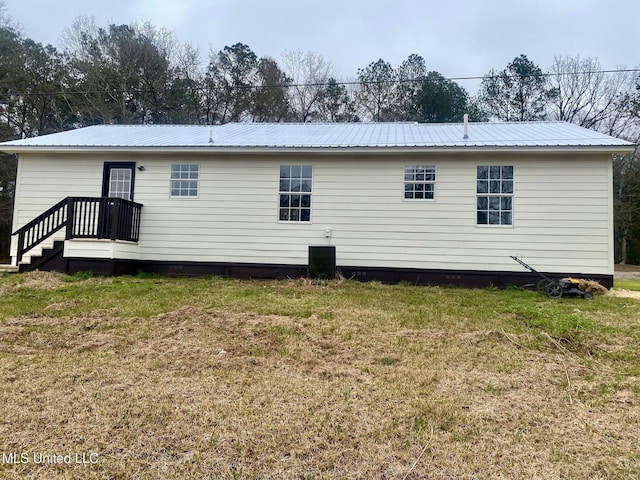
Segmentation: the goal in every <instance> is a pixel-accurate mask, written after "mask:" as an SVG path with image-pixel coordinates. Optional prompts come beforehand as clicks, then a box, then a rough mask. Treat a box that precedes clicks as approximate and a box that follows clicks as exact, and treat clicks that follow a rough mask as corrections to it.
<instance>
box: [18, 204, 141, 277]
mask: <svg viewBox="0 0 640 480" xmlns="http://www.w3.org/2000/svg"><path fill="white" fill-rule="evenodd" d="M141 209H142V205H141V204H139V203H134V202H131V201H129V200H123V199H120V198H106V197H97V198H95V197H67V198H65V199H64V200H62V201H60V202H58V203H57V204H56V205H54V206H53V207H51V208H49V209H48V210H47V211H46V212H44V213H42V214H41V215H38V216H37V217H36V218H34V219H33V220H31V221H30V222H29V223H27V224H26V225H24V226H23V227H21V228H20V229H18V230H17V231H16V232H14V233H13V235H17V236H18V241H17V249H16V250H17V251H16V263H17V264H18V267H13V268H11V269H10V270H11V271H13V270H14V269H15V268H17V269H18V270H19V271H20V272H24V271H26V272H29V271H33V270H36V269H40V270H58V271H62V272H64V271H65V270H66V267H67V265H66V262H65V259H64V240H65V239H66V240H71V239H74V238H77V239H86V238H96V239H106V240H113V241H115V240H125V241H130V242H137V241H138V238H139V235H140V216H141ZM57 232H60V233H57ZM47 239H48V240H49V241H48V242H45V240H47ZM43 242H44V243H43Z"/></svg>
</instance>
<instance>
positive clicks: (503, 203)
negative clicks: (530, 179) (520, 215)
mask: <svg viewBox="0 0 640 480" xmlns="http://www.w3.org/2000/svg"><path fill="white" fill-rule="evenodd" d="M476 195H477V208H476V211H477V224H478V225H513V166H510V165H509V166H504V165H501V166H497V165H491V166H488V165H485V166H479V167H477V179H476Z"/></svg>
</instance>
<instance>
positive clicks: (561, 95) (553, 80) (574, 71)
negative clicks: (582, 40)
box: [547, 55, 635, 137]
mask: <svg viewBox="0 0 640 480" xmlns="http://www.w3.org/2000/svg"><path fill="white" fill-rule="evenodd" d="M549 72H550V78H549V82H550V86H551V88H553V90H554V91H555V93H556V94H555V96H553V97H552V98H550V100H549V103H548V105H547V108H548V112H549V118H550V119H552V120H561V121H566V122H571V123H575V124H577V125H580V126H582V127H585V128H590V129H592V130H598V131H601V132H603V133H607V134H610V135H613V136H622V135H625V133H626V134H627V135H626V136H627V137H628V136H629V133H630V132H628V129H629V127H630V126H631V124H632V123H633V114H632V100H633V94H634V90H635V75H634V74H633V73H631V72H615V73H605V72H603V71H602V67H601V65H600V61H599V60H598V59H597V58H594V57H585V58H581V57H580V56H579V55H578V56H575V57H568V56H556V57H555V61H554V64H553V65H552V66H551V68H550V71H549Z"/></svg>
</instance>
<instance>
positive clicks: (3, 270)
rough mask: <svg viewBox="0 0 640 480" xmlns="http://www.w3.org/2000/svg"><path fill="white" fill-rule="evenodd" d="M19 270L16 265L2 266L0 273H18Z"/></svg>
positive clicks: (0, 265)
mask: <svg viewBox="0 0 640 480" xmlns="http://www.w3.org/2000/svg"><path fill="white" fill-rule="evenodd" d="M18 271H19V269H18V267H16V266H15V265H5V264H0V273H18Z"/></svg>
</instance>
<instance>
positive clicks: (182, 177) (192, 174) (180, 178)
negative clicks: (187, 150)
mask: <svg viewBox="0 0 640 480" xmlns="http://www.w3.org/2000/svg"><path fill="white" fill-rule="evenodd" d="M199 176H200V172H199V168H198V164H196V163H178V164H173V165H171V197H175V198H196V197H197V196H198V180H199Z"/></svg>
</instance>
